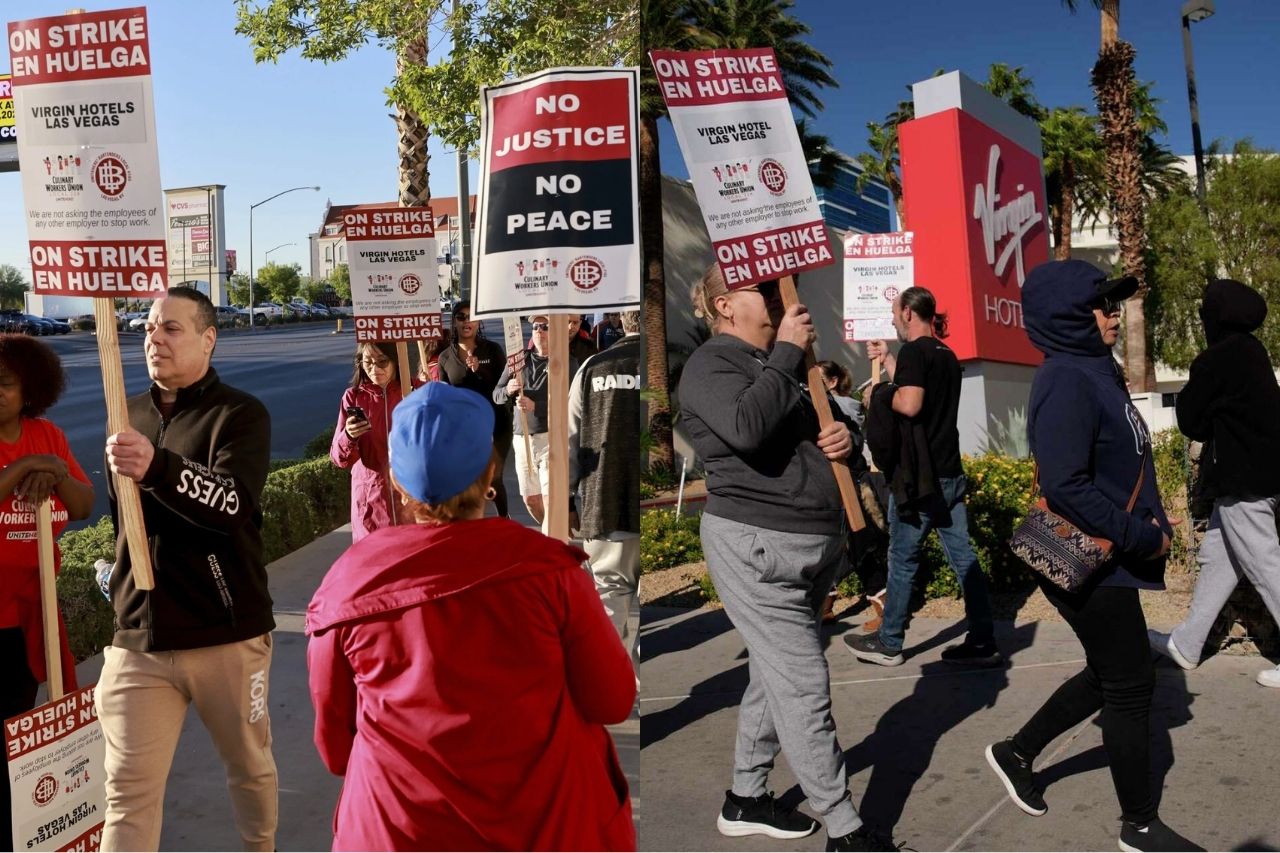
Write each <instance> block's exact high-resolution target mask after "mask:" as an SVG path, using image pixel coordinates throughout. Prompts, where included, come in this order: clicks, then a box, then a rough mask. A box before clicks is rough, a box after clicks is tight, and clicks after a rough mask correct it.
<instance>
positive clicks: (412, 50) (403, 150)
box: [395, 28, 466, 207]
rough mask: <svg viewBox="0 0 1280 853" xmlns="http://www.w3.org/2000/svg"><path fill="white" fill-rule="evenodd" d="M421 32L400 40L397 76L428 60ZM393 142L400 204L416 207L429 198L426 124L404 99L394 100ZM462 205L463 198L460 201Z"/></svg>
mask: <svg viewBox="0 0 1280 853" xmlns="http://www.w3.org/2000/svg"><path fill="white" fill-rule="evenodd" d="M422 32H423V34H422V35H420V36H418V37H417V38H414V39H411V40H409V41H406V42H404V43H403V45H402V47H401V49H400V51H399V52H398V53H397V54H396V76H400V75H402V74H403V73H404V72H405V69H406V68H408V67H410V66H418V65H426V64H427V36H426V31H425V28H424V30H423V31H422ZM395 119H396V142H397V149H398V151H399V154H400V204H401V206H403V207H416V206H419V205H425V204H429V203H430V202H431V187H430V185H429V183H428V170H427V161H428V160H429V159H430V155H428V154H427V138H428V133H427V126H426V125H425V124H423V123H422V120H421V119H419V118H418V114H417V113H415V112H414V111H413V110H411V109H409V108H408V107H407V106H405V105H404V104H403V103H400V102H397V103H396V114H395ZM462 206H463V207H465V206H466V203H465V201H464V202H462Z"/></svg>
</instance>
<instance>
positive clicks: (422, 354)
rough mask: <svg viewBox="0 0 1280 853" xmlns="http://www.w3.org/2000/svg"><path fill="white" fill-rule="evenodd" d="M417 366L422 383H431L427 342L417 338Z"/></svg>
mask: <svg viewBox="0 0 1280 853" xmlns="http://www.w3.org/2000/svg"><path fill="white" fill-rule="evenodd" d="M418 364H419V365H420V367H421V369H422V375H423V377H424V379H423V381H425V382H430V381H431V355H430V354H429V353H428V352H427V342H426V341H424V340H423V339H422V338H418Z"/></svg>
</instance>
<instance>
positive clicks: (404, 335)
mask: <svg viewBox="0 0 1280 853" xmlns="http://www.w3.org/2000/svg"><path fill="white" fill-rule="evenodd" d="M342 228H343V232H344V233H345V234H346V237H347V244H348V246H349V255H348V257H349V259H350V264H351V266H350V273H351V305H352V307H353V313H354V314H355V319H356V341H357V342H358V343H363V342H365V341H394V342H395V344H396V354H397V356H398V361H399V366H398V373H399V375H400V389H401V391H402V392H403V393H405V394H408V393H409V390H410V376H409V349H408V346H407V342H408V341H413V340H416V341H427V340H434V341H438V340H440V337H441V336H442V335H443V334H444V326H443V325H442V319H443V318H442V317H441V315H440V282H439V280H438V279H437V277H436V269H435V265H436V237H435V224H434V220H433V219H432V216H431V208H430V207H398V206H394V205H392V206H388V207H381V208H378V207H365V208H361V209H358V210H351V211H348V212H346V213H344V214H343V215H342ZM419 355H420V357H421V356H422V355H424V353H423V350H422V349H421V348H420V349H419ZM423 367H424V369H425V367H426V360H425V358H424V360H423ZM428 375H429V374H428Z"/></svg>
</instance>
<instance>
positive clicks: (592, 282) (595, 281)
mask: <svg viewBox="0 0 1280 853" xmlns="http://www.w3.org/2000/svg"><path fill="white" fill-rule="evenodd" d="M567 274H568V276H569V281H571V282H573V286H574V287H576V288H577V289H578V290H580V291H582V292H583V293H590V292H591V291H593V290H595V289H596V288H597V287H599V286H600V282H602V281H604V264H602V263H600V259H599V258H595V257H592V256H591V255H583V256H582V257H579V258H574V259H573V261H572V262H571V263H570V264H569V269H568V270H567Z"/></svg>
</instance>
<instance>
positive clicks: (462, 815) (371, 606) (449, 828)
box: [307, 382, 636, 850]
mask: <svg viewBox="0 0 1280 853" xmlns="http://www.w3.org/2000/svg"><path fill="white" fill-rule="evenodd" d="M493 418H494V415H493V407H492V406H491V405H490V404H489V402H488V401H487V400H486V399H485V398H484V397H482V396H480V395H479V394H476V393H475V392H473V391H469V390H466V389H462V388H454V387H451V386H449V385H446V384H445V383H443V382H433V383H431V384H429V385H427V386H426V387H424V388H422V389H420V390H418V391H416V392H414V393H413V394H411V395H410V396H409V397H408V398H406V399H405V401H404V402H403V403H401V404H400V407H399V408H398V409H397V411H396V415H395V419H394V423H393V425H392V430H391V436H390V446H391V469H392V473H393V476H394V483H395V487H396V490H397V492H398V493H399V496H400V499H401V501H402V502H403V505H404V506H403V510H402V517H403V518H405V519H408V518H409V517H410V516H412V518H413V519H414V520H415V522H416V523H414V524H408V523H406V524H403V525H401V526H399V527H390V528H384V529H381V530H378V531H376V532H374V533H373V534H371V535H370V536H368V537H366V538H364V539H363V540H361V541H360V542H358V543H355V544H353V545H352V546H351V548H350V549H348V550H347V552H346V553H345V554H343V555H342V557H341V558H339V560H338V562H337V563H335V564H334V565H333V568H332V569H330V570H329V574H328V575H327V576H326V577H325V579H324V582H323V583H322V584H321V585H320V589H319V590H318V591H317V592H316V594H315V597H314V598H313V599H312V601H311V605H310V606H309V607H308V608H307V633H308V634H309V635H310V638H311V639H310V644H309V646H308V649H307V663H308V669H309V673H310V683H311V699H312V704H313V705H314V706H315V712H316V728H315V743H316V747H317V748H318V749H319V751H320V757H321V758H322V759H323V760H324V763H325V766H327V767H328V768H329V769H330V771H332V772H333V773H335V774H338V775H341V776H344V777H345V780H344V783H343V788H342V794H341V795H340V797H339V800H338V806H337V813H336V814H335V816H334V839H333V849H334V850H634V849H635V844H636V836H635V827H634V824H633V822H632V815H631V801H630V796H629V794H628V790H627V782H626V778H625V776H624V775H623V773H622V769H621V767H620V765H619V763H618V758H617V754H616V753H615V751H614V748H613V742H612V740H611V738H610V736H609V733H608V732H607V731H606V730H605V728H604V727H605V725H607V724H610V723H617V722H621V721H622V720H625V719H626V718H627V716H628V715H629V714H630V712H631V707H632V705H633V704H634V702H635V695H636V693H635V676H634V673H633V671H632V668H631V661H630V658H629V657H628V655H627V652H626V651H625V650H624V649H623V647H622V644H621V642H620V641H619V640H618V635H617V632H616V631H614V629H613V626H612V625H611V624H610V622H609V619H608V617H607V616H606V614H605V612H604V608H603V607H601V606H600V601H599V599H598V598H597V597H596V593H595V589H594V587H593V585H592V582H591V578H590V576H589V575H588V574H587V573H586V572H584V571H583V570H582V567H581V565H582V562H583V561H584V560H585V559H586V554H585V553H584V552H582V551H581V550H579V549H578V548H574V547H571V546H569V545H565V544H563V543H561V542H557V541H555V540H553V539H549V538H547V537H545V536H543V535H542V534H541V533H538V532H537V531H535V530H529V529H526V528H524V527H522V526H520V525H519V524H517V523H516V522H513V521H511V520H509V519H505V518H485V517H484V508H485V500H486V497H487V493H488V492H491V491H492V487H491V486H490V485H489V484H490V482H491V480H492V477H493V471H494V466H495V464H496V463H495V455H494V453H493V442H492V435H493Z"/></svg>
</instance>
